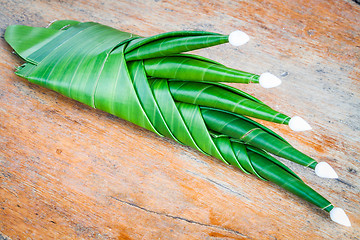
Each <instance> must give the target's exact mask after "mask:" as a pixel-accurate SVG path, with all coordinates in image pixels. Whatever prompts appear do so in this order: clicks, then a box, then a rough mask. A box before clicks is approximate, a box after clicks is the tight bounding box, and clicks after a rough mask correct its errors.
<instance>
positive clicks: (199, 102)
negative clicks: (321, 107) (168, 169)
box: [5, 20, 333, 211]
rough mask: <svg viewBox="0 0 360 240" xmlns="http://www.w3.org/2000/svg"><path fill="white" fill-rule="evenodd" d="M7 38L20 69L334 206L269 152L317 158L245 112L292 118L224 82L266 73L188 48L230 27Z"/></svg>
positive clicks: (61, 28) (92, 29)
mask: <svg viewBox="0 0 360 240" xmlns="http://www.w3.org/2000/svg"><path fill="white" fill-rule="evenodd" d="M5 39H6V41H7V42H8V43H9V44H10V45H11V46H12V47H13V49H14V50H15V52H16V53H17V54H18V55H19V56H20V57H21V58H22V59H24V60H25V61H26V62H25V63H24V64H23V65H22V66H21V67H19V68H18V69H17V71H16V74H17V75H19V76H21V77H24V78H26V79H28V80H29V81H30V82H33V83H35V84H38V85H41V86H44V87H46V88H49V89H52V90H54V91H57V92H59V93H61V94H63V95H65V96H67V97H70V98H73V99H75V100H78V101H80V102H82V103H84V104H87V105H89V106H91V107H95V108H98V109H101V110H103V111H106V112H108V113H111V114H113V115H116V116H118V117H120V118H123V119H125V120H128V121H130V122H133V123H135V124H137V125H139V126H141V127H144V128H146V129H148V130H150V131H153V132H155V133H157V134H159V135H161V136H166V137H169V138H171V139H174V140H175V141H177V142H179V143H181V144H185V145H188V146H191V147H193V148H195V149H197V150H199V151H201V152H203V153H204V154H207V155H211V156H214V157H216V158H218V159H221V160H223V161H224V162H226V163H228V164H231V165H234V166H236V167H238V168H240V169H242V170H243V171H244V172H246V173H252V174H255V175H256V176H258V177H259V178H261V179H264V180H270V181H272V182H274V183H276V184H278V185H280V186H282V187H284V188H285V189H287V190H289V191H290V192H293V193H294V194H296V195H298V196H300V197H302V198H304V199H306V200H307V201H309V202H311V203H313V204H315V205H317V206H318V207H320V208H323V209H325V210H327V211H330V210H331V209H332V208H333V206H332V205H331V203H330V202H329V201H327V200H326V199H325V198H323V197H322V196H321V195H319V194H318V193H316V192H315V191H314V190H313V189H311V188H310V187H309V186H307V185H306V184H305V183H304V182H303V181H302V180H301V179H300V178H299V177H298V176H297V175H296V174H295V173H293V172H292V171H291V170H290V169H289V168H287V167H286V166H285V165H284V164H282V163H281V162H279V161H278V160H276V159H275V158H273V157H272V156H270V155H269V154H268V153H267V152H270V153H273V154H277V155H278V156H281V157H285V158H287V159H289V160H292V161H295V162H297V163H299V164H303V165H306V166H310V167H314V165H316V161H315V160H313V159H311V158H309V157H308V156H306V155H305V154H302V153H301V152H299V151H297V150H295V149H294V148H293V147H291V145H290V144H289V143H287V142H286V141H285V140H284V139H283V138H282V137H280V136H279V135H277V134H276V133H274V132H273V131H271V130H269V129H268V128H266V127H265V126H262V125H260V124H258V123H256V122H255V121H253V120H250V119H249V118H246V117H244V116H243V115H246V116H250V117H254V118H259V119H263V120H268V121H272V122H276V123H281V124H288V122H289V119H290V118H289V117H288V116H286V115H284V114H281V113H279V112H277V111H275V110H273V109H271V108H270V107H268V106H267V105H265V104H264V103H263V102H261V101H260V100H258V99H256V98H254V97H252V96H251V95H249V94H247V93H244V92H242V91H240V90H238V89H235V88H231V87H229V86H226V85H224V84H220V83H218V82H237V83H257V82H258V81H259V75H257V74H252V73H247V72H243V71H239V70H235V69H231V68H228V67H226V66H224V65H222V64H219V63H217V62H215V61H213V60H209V59H206V58H203V57H200V56H195V55H189V54H183V53H182V52H185V51H190V50H195V49H199V48H205V47H210V46H214V45H217V44H222V43H226V42H228V36H226V35H221V34H216V33H209V32H198V31H180V32H170V33H163V34H159V35H155V36H152V37H148V38H143V37H140V36H137V35H134V34H131V33H127V32H122V31H119V30H116V29H113V28H111V27H108V26H104V25H101V24H98V23H93V22H86V23H80V22H77V21H71V20H64V21H57V22H54V23H53V24H52V25H50V26H49V27H48V28H34V27H27V26H20V25H14V26H9V27H8V28H7V30H6V33H5Z"/></svg>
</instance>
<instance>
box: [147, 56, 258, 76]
mask: <svg viewBox="0 0 360 240" xmlns="http://www.w3.org/2000/svg"><path fill="white" fill-rule="evenodd" d="M144 66H145V71H146V74H147V75H148V76H151V77H157V78H174V79H178V80H186V81H207V82H238V83H251V82H253V83H258V82H259V80H258V78H259V76H258V75H256V74H251V73H247V72H243V71H239V70H235V69H231V68H228V67H225V66H223V65H219V64H215V63H210V62H208V61H201V60H199V59H194V58H192V57H188V56H180V55H178V56H170V57H160V58H151V59H147V60H145V61H144Z"/></svg>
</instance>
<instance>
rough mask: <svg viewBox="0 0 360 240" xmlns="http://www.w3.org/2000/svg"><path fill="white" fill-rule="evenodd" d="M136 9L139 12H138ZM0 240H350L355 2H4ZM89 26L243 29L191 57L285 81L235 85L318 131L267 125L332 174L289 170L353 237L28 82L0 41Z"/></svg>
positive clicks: (359, 73) (356, 124)
mask: <svg viewBox="0 0 360 240" xmlns="http://www.w3.org/2000/svg"><path fill="white" fill-rule="evenodd" d="M143 2H145V3H143ZM0 6H1V9H0V28H1V40H0V232H1V233H2V235H3V237H1V234H0V239H2V238H6V237H5V236H8V237H9V238H10V239H359V236H360V232H359V230H360V207H359V204H360V191H359V186H360V180H359V174H360V167H359V160H360V154H359V152H360V139H359V138H360V137H359V135H360V81H359V77H360V69H359V63H360V61H359V56H360V36H359V32H360V5H358V4H356V3H355V2H354V1H350V0H347V1H346V0H338V1H336V0H329V1H321V0H313V1H305V0H303V1H301V0H294V1H287V3H286V4H285V3H283V1H280V0H267V1H251V0H245V1H225V0H224V1H210V2H207V1H184V0H180V1H162V0H155V1H150V0H149V1H95V0H91V1H73V0H68V1H67V0H65V1H42V0H34V1H26V0H21V1H20V0H17V1H16V0H1V1H0ZM55 19H75V20H79V21H95V22H100V23H103V24H106V25H110V26H112V27H115V28H118V29H121V30H124V31H131V32H133V33H135V34H139V35H142V36H151V35H153V34H157V33H162V32H166V31H174V30H206V31H214V32H220V33H229V32H231V31H233V30H235V29H241V30H243V31H246V32H247V33H248V34H249V35H250V36H251V41H250V42H249V43H248V44H246V45H245V46H242V47H239V48H235V47H232V46H230V45H229V44H226V45H221V46H217V47H212V48H209V49H206V50H199V51H196V52H195V53H196V54H199V55H202V56H205V57H209V58H212V59H214V60H217V61H219V62H221V63H223V64H225V65H227V66H230V67H234V68H237V69H242V70H245V71H249V72H254V73H262V72H265V71H270V72H272V73H274V74H276V75H278V76H281V78H282V80H283V84H282V85H281V86H280V87H278V88H275V89H270V90H265V89H262V88H261V87H260V86H257V85H251V86H244V85H241V84H232V86H235V87H238V88H240V89H243V90H245V91H247V92H249V93H250V94H253V95H254V96H256V97H257V98H260V99H261V100H263V101H264V102H266V103H267V104H269V105H270V106H272V107H273V108H275V109H277V110H279V111H282V112H284V113H286V114H288V115H290V116H293V115H300V116H302V117H303V118H305V119H306V120H307V121H308V122H309V123H311V125H312V127H313V130H312V131H308V132H302V133H295V132H292V131H289V130H288V128H287V127H286V126H279V125H276V124H269V123H264V122H263V123H264V124H266V125H267V126H268V127H270V128H271V129H274V130H276V131H277V132H278V133H279V134H280V135H282V136H284V137H285V138H286V139H287V140H288V141H289V142H290V143H292V144H293V145H294V146H295V147H297V148H298V149H299V150H301V151H303V152H305V153H307V154H308V155H310V156H312V157H314V158H316V159H317V160H319V161H326V162H328V163H330V164H331V165H332V166H333V167H334V169H335V170H336V171H337V173H338V174H339V176H340V178H339V179H338V180H327V179H320V178H318V177H316V176H315V174H314V173H313V171H311V170H310V169H307V168H305V167H302V166H297V165H296V164H291V163H289V162H287V161H284V163H286V164H287V165H288V166H290V167H291V168H292V169H293V170H294V171H295V172H296V173H298V174H299V175H300V176H301V177H302V178H303V179H304V181H305V182H306V183H308V184H309V185H310V186H311V187H313V188H314V189H315V190H317V191H318V192H319V193H321V194H322V195H324V196H325V197H326V198H328V199H329V200H330V201H331V202H332V203H333V204H334V205H336V206H338V207H341V208H343V209H344V210H345V211H346V212H347V214H348V216H349V218H350V220H351V222H352V227H350V228H349V227H343V226H341V225H338V224H336V223H334V222H332V221H331V220H330V218H329V217H328V214H327V213H326V212H324V211H322V210H319V209H317V208H316V207H315V206H313V205H311V204H308V203H306V202H305V201H303V200H301V199H299V198H298V197H296V196H294V195H293V194H290V193H288V192H286V191H285V190H283V189H281V188H279V187H277V186H276V185H274V184H271V183H268V182H264V181H261V180H259V179H257V178H256V177H255V176H249V175H246V174H243V173H242V172H241V171H240V170H237V169H235V168H233V167H230V166H226V165H225V164H223V163H222V162H220V161H219V160H216V159H214V158H212V157H207V156H205V155H203V154H201V153H199V152H198V151H196V150H194V149H191V148H188V147H186V146H181V145H179V144H177V143H175V142H174V141H172V140H168V139H165V138H161V137H159V136H156V135H155V134H154V133H152V132H149V131H147V130H144V129H142V128H140V127H137V126H135V125H133V124H132V123H129V122H126V121H124V120H121V119H118V118H116V117H113V116H111V115H109V114H107V113H104V112H101V111H99V110H95V109H92V108H89V107H87V106H85V105H83V104H80V103H78V102H76V101H74V100H71V99H68V98H65V97H63V96H61V95H59V94H57V93H55V92H53V91H50V90H47V89H44V88H42V87H38V86H36V85H34V84H30V83H28V82H27V81H26V80H24V79H22V78H20V77H17V76H16V75H15V74H14V73H13V72H14V69H15V67H16V66H18V65H20V64H21V60H20V59H19V58H18V57H17V56H15V55H14V54H12V49H11V48H10V47H9V46H8V45H7V43H6V42H5V40H4V38H3V35H4V31H5V28H6V27H7V26H8V25H11V24H23V25H30V26H39V27H42V26H46V25H47V24H48V23H49V22H50V21H52V20H55Z"/></svg>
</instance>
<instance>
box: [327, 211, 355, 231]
mask: <svg viewBox="0 0 360 240" xmlns="http://www.w3.org/2000/svg"><path fill="white" fill-rule="evenodd" d="M330 218H331V220H333V221H334V222H336V223H338V224H341V225H344V226H347V227H351V223H350V220H349V218H348V216H347V215H346V213H345V212H344V210H342V209H341V208H337V207H336V208H333V209H332V210H331V211H330Z"/></svg>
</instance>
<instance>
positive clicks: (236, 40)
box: [229, 30, 250, 47]
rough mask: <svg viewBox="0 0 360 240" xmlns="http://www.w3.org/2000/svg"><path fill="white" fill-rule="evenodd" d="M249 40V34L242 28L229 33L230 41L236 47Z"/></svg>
mask: <svg viewBox="0 0 360 240" xmlns="http://www.w3.org/2000/svg"><path fill="white" fill-rule="evenodd" d="M249 40H250V37H249V35H247V34H246V33H244V32H243V31H240V30H236V31H234V32H232V33H230V35H229V43H230V44H231V45H233V46H235V47H238V46H241V45H244V44H245V43H247V42H248V41H249Z"/></svg>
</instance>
